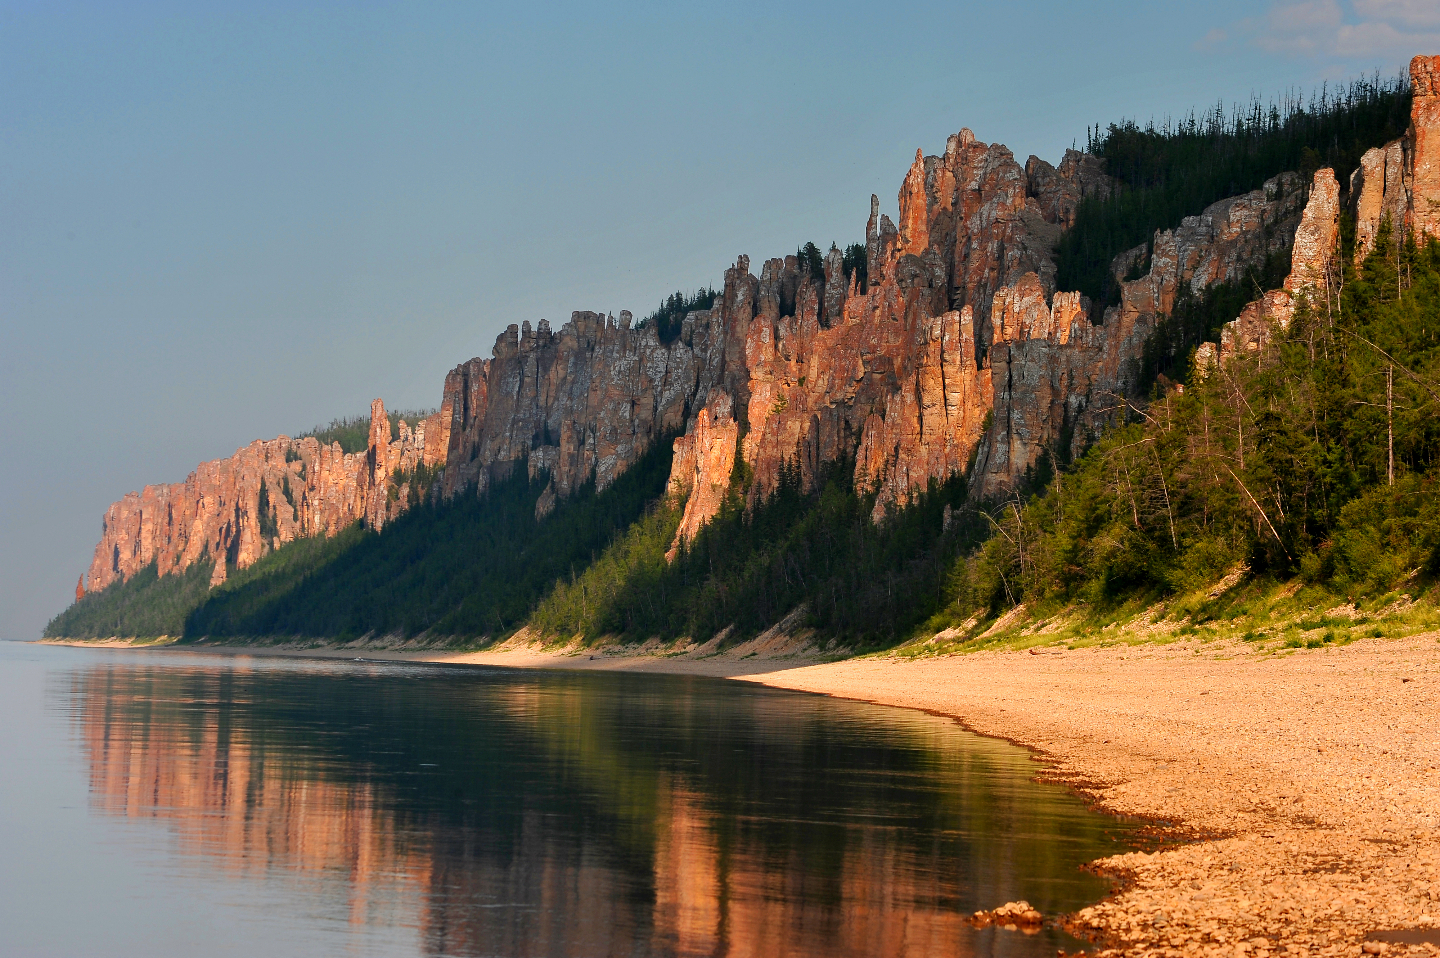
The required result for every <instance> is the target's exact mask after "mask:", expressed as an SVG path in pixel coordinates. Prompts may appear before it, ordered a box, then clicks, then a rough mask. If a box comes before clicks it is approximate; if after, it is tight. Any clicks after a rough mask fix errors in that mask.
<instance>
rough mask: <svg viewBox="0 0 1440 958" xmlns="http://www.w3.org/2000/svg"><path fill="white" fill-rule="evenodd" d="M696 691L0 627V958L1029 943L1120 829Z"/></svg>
mask: <svg viewBox="0 0 1440 958" xmlns="http://www.w3.org/2000/svg"><path fill="white" fill-rule="evenodd" d="M1036 770H1037V766H1036V765H1035V763H1034V761H1033V760H1032V759H1031V758H1030V757H1029V755H1028V754H1027V753H1026V752H1024V751H1023V750H1021V749H1019V748H1016V747H1014V746H1011V745H1009V744H1006V743H1003V742H997V741H994V740H990V739H984V738H981V737H979V736H976V735H973V734H971V733H969V732H966V731H965V730H963V729H962V728H960V727H959V726H957V725H956V724H955V723H954V722H952V721H950V720H948V719H944V718H939V717H935V716H930V715H925V714H923V713H918V712H910V711H905V710H900V709H891V708H885V707H881V706H874V705H867V704H862V703H856V702H847V701H842V700H835V699H830V698H825V697H821V696H814V695H807V694H803V693H796V692H787V691H781V690H775V689H768V688H763V687H758V686H755V685H751V684H749V683H743V682H730V681H725V680H720V679H708V678H686V677H677V676H662V675H626V674H615V673H603V674H596V673H576V672H553V671H543V670H522V669H499V668H477V667H457V666H441V665H414V664H404V663H379V662H364V661H334V660H313V659H302V658H273V657H252V656H233V655H213V654H190V653H184V652H177V651H149V652H145V651H123V650H122V651H105V650H91V649H72V648H59V647H50V646H37V645H29V644H21V643H12V642H4V643H0V954H4V955H24V956H30V955H36V956H38V955H56V956H61V955H64V956H84V955H106V956H110V955H114V956H129V955H135V956H140V955H144V956H171V955H175V956H180V955H185V956H191V955H262V954H263V955H267V956H286V955H357V956H358V955H386V956H390V955H437V956H438V955H455V956H515V958H522V956H523V958H529V956H592V955H593V956H610V955H625V956H647V955H657V956H658V955H665V956H668V955H684V956H691V955H696V956H699V955H705V956H710V955H726V956H742V955H755V956H770V955H775V956H817V958H818V956H835V958H844V956H857V958H858V956H887V958H888V956H895V958H900V956H929V955H946V956H953V955H972V954H973V955H1016V956H1022V955H1037V956H1038V955H1046V956H1052V955H1054V954H1055V953H1056V949H1057V948H1066V949H1071V948H1076V947H1079V943H1077V942H1075V941H1074V940H1073V939H1071V938H1069V937H1068V936H1066V935H1065V934H1064V933H1063V932H1062V931H1060V930H1058V929H1056V928H1054V927H1050V926H1049V925H1048V924H1047V927H1046V928H1044V929H1043V930H1042V931H1040V932H1039V933H1038V934H1024V933H1021V932H1017V931H1008V930H1003V929H994V928H989V929H975V928H973V927H971V926H970V925H969V924H968V923H967V922H966V921H965V917H966V916H967V915H968V914H970V913H971V912H974V911H976V910H978V909H982V908H993V907H995V906H997V905H1000V904H1002V903H1004V902H1007V901H1012V900H1016V899H1022V898H1023V899H1026V900H1028V901H1029V902H1030V903H1031V904H1032V905H1034V906H1036V907H1037V908H1039V909H1040V910H1041V911H1042V912H1043V913H1045V914H1046V915H1056V914H1061V913H1065V912H1067V911H1072V910H1075V909H1077V908H1080V907H1083V906H1084V905H1085V904H1088V903H1090V902H1093V901H1095V900H1097V899H1098V898H1099V897H1100V896H1101V895H1103V894H1104V892H1105V890H1106V886H1105V884H1104V882H1103V881H1102V880H1101V879H1099V878H1097V877H1095V876H1094V875H1091V874H1089V873H1087V872H1085V871H1082V870H1081V865H1082V864H1084V863H1085V862H1087V861H1090V860H1092V859H1095V858H1098V857H1102V856H1105V855H1108V854H1113V853H1115V852H1117V851H1122V850H1125V849H1127V848H1130V847H1133V838H1134V826H1133V825H1131V824H1127V823H1125V822H1121V821H1118V820H1116V819H1114V818H1111V817H1107V816H1104V815H1101V814H1099V813H1097V812H1095V811H1093V810H1091V809H1089V808H1087V807H1086V806H1085V804H1084V803H1083V802H1082V801H1081V800H1080V799H1078V798H1077V797H1075V796H1074V795H1073V794H1071V793H1070V792H1068V791H1067V790H1065V789H1064V788H1062V787H1060V786H1056V785H1051V784H1042V783H1038V782H1036V781H1034V775H1035V773H1036Z"/></svg>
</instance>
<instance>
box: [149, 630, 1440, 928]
mask: <svg viewBox="0 0 1440 958" xmlns="http://www.w3.org/2000/svg"><path fill="white" fill-rule="evenodd" d="M156 651H157V653H160V652H163V651H164V650H156ZM176 651H178V650H176ZM212 651H220V650H218V649H217V650H212ZM229 651H233V652H236V653H242V654H255V652H256V650H254V649H233V650H229ZM262 654H289V655H294V654H309V655H323V656H326V657H343V658H354V657H357V656H362V657H364V658H370V659H381V658H385V659H406V660H422V661H444V662H464V663H470V664H487V665H504V666H516V667H529V668H585V669H590V668H602V669H617V670H627V671H650V672H672V673H689V674H703V675H715V676H724V677H730V678H738V679H743V680H746V681H753V682H760V683H763V684H766V685H771V686H775V687H780V688H789V689H797V690H803V691H810V692H819V693H824V694H829V695H836V696H842V697H845V698H854V699H863V700H866V701H871V702H878V703H882V704H886V705H895V706H900V707H905V708H918V709H923V710H926V711H929V712H935V713H939V714H943V715H949V716H953V717H955V718H956V719H957V720H959V721H960V722H961V723H963V724H964V725H965V726H966V727H968V728H971V729H973V730H974V731H976V732H979V733H981V734H984V735H991V736H998V737H1002V738H1006V739H1009V740H1011V741H1014V742H1017V743H1019V744H1021V745H1024V746H1026V747H1028V748H1030V749H1032V750H1034V751H1035V752H1036V753H1037V755H1038V756H1039V757H1040V758H1041V759H1042V760H1043V761H1044V762H1045V763H1046V769H1045V771H1044V772H1042V774H1043V775H1044V776H1045V777H1047V778H1054V779H1056V780H1060V781H1064V782H1067V783H1069V784H1070V785H1071V786H1073V787H1074V788H1076V789H1077V790H1079V791H1080V792H1081V793H1083V794H1085V795H1087V796H1089V797H1091V798H1092V799H1093V800H1094V801H1095V802H1096V803H1097V804H1098V805H1099V806H1101V807H1103V808H1105V809H1107V810H1110V811H1113V812H1117V813H1121V814H1126V815H1135V816H1142V817H1144V818H1147V819H1151V820H1154V821H1156V822H1157V823H1159V824H1161V826H1162V827H1163V828H1164V830H1165V831H1166V832H1167V833H1168V834H1170V835H1171V836H1173V837H1178V838H1184V839H1187V840H1188V841H1187V842H1186V843H1185V844H1180V845H1174V846H1169V847H1166V848H1164V849H1163V850H1160V851H1156V852H1153V853H1145V852H1137V853H1133V854H1129V855H1122V856H1117V857H1115V858H1111V859H1106V860H1104V861H1102V862H1100V863H1098V866H1099V867H1100V868H1101V869H1102V870H1104V871H1105V872H1107V873H1109V874H1111V875H1114V876H1116V877H1117V878H1118V879H1121V881H1122V883H1123V887H1122V890H1121V891H1120V893H1119V894H1118V895H1116V896H1114V897H1112V898H1110V899H1107V900H1106V901H1104V902H1102V903H1100V904H1098V905H1095V906H1094V907H1091V908H1087V909H1085V910H1084V911H1082V912H1080V913H1078V914H1077V915H1074V916H1070V918H1069V923H1070V926H1071V928H1072V930H1074V931H1076V932H1077V933H1080V934H1081V935H1082V936H1086V937H1090V938H1092V939H1094V940H1095V941H1096V942H1097V944H1096V946H1095V947H1094V948H1093V949H1092V952H1095V953H1100V954H1107V953H1115V954H1127V955H1148V954H1156V955H1165V954H1168V955H1176V954H1184V955H1200V954H1205V955H1208V954H1225V955H1237V954H1249V955H1265V954H1298V955H1310V954H1313V955H1360V954H1363V953H1386V954H1392V955H1394V954H1407V953H1408V954H1417V955H1431V954H1435V955H1440V721H1437V720H1440V635H1437V634H1435V633H1431V634H1427V635H1421V636H1415V637H1411V638H1408V639H1400V640H1385V639H1366V640H1361V641H1358V642H1355V643H1353V644H1351V645H1348V646H1343V647H1328V648H1323V649H1305V650H1295V651H1290V652H1279V653H1262V652H1259V651H1257V650H1256V649H1255V648H1254V647H1253V646H1247V645H1243V644H1220V643H1212V644H1209V645H1201V644H1184V643H1176V644H1172V645H1144V646H1130V647H1111V648H1103V649H1102V648H1091V649H1081V650H1074V651H1061V650H1056V649H1044V650H1037V651H1036V652H1035V653H1027V652H1014V651H1004V652H977V653H974V654H970V655H956V656H944V657H933V658H921V659H898V658H884V657H882V658H873V657H872V658H864V659H848V660H843V661H838V662H826V663H814V662H813V659H811V660H808V661H807V660H806V659H804V658H800V659H798V660H797V659H795V658H793V657H792V658H786V657H779V658H777V657H771V656H767V655H763V654H750V655H748V656H747V657H743V658H742V657H734V656H709V657H699V656H693V655H692V656H673V657H663V656H654V655H624V654H619V655H617V654H610V655H596V657H595V658H593V659H592V658H590V655H589V653H582V654H563V653H555V652H547V651H543V650H539V649H534V648H524V647H521V648H510V649H506V650H500V651H491V652H480V653H445V652H425V651H415V652H406V651H399V652H393V651H392V652H383V651H369V650H366V651H358V650H353V649H351V650H346V649H318V650H303V651H302V650H284V649H276V650H265V652H264V653H262ZM1000 904H1002V902H998V901H997V902H994V903H993V904H992V905H991V906H990V907H994V906H997V905H1000ZM1401 929H1406V930H1409V931H1410V933H1409V937H1410V938H1411V939H1416V940H1420V941H1422V942H1423V941H1431V942H1433V944H1425V943H1418V944H1409V945H1407V944H1404V943H1398V942H1396V943H1388V942H1384V941H1379V940H1369V941H1367V936H1370V937H1371V938H1372V939H1374V938H1375V937H1376V935H1377V934H1378V935H1379V937H1381V938H1384V937H1386V935H1385V933H1387V932H1394V931H1396V930H1401ZM1389 937H1391V938H1395V937H1405V936H1395V935H1393V934H1392V935H1389ZM1367 949H1368V951H1367Z"/></svg>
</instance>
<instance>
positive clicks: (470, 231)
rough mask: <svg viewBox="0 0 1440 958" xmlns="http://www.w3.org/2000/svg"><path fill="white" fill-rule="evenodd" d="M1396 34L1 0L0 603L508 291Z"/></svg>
mask: <svg viewBox="0 0 1440 958" xmlns="http://www.w3.org/2000/svg"><path fill="white" fill-rule="evenodd" d="M1422 52H1423V53H1432V54H1433V53H1440V2H1437V0H1345V2H1337V0H1311V2H1302V3H1272V4H1271V5H1269V6H1266V5H1265V3H1264V2H1263V0H1262V2H1260V3H1257V2H1255V0H1212V2H1209V3H1205V4H1196V3H1188V2H1186V3H1178V2H1177V3H1168V2H1150V3H1144V4H1138V3H1085V4H1077V3H1074V2H1070V0H1063V2H1062V0H1030V2H1028V3H1025V4H1023V5H1022V4H1007V3H961V2H952V3H929V2H924V0H916V2H912V3H909V4H906V5H904V6H893V7H892V6H890V5H885V4H877V3H873V2H872V3H867V4H864V5H861V4H852V3H845V2H832V3H826V4H820V3H808V4H793V5H792V4H783V3H773V2H772V3H765V4H752V3H747V2H744V0H735V2H729V3H725V4H714V5H707V6H702V5H691V4H674V3H667V4H659V3H657V4H638V3H637V4H622V3H608V4H583V3H567V2H563V0H551V2H547V3H544V4H530V3H527V4H509V5H500V4H494V5H489V4H475V3H468V4H460V3H456V4H440V3H424V2H416V0H411V2H406V3H393V4H389V3H364V2H350V3H343V4H342V3H336V4H306V3H303V2H287V3H276V4H270V3H265V2H254V0H252V2H246V3H243V4H241V3H236V4H232V5H227V4H219V3H206V2H203V0H188V2H184V3H175V4H154V3H145V2H141V0H131V2H125V3H108V4H107V3H95V4H70V3H65V2H62V0H46V2H36V3H8V2H4V0H0V404H3V408H4V409H6V410H8V414H7V415H6V416H4V417H3V420H0V449H3V450H4V456H3V458H0V638H15V639H20V638H33V637H37V636H38V635H39V633H40V630H41V629H42V628H43V627H44V624H45V622H46V621H47V620H48V619H49V618H50V617H51V616H52V615H54V614H55V613H57V612H59V611H61V610H62V609H63V608H64V607H65V606H66V605H67V604H68V603H69V602H70V601H71V599H72V597H73V593H74V588H75V581H76V579H77V578H78V577H79V575H80V573H81V572H83V571H84V570H85V569H86V568H87V567H88V565H89V562H90V557H91V555H92V552H93V550H94V546H95V542H96V540H97V539H98V538H99V534H100V520H101V516H102V514H103V513H104V510H105V508H106V506H107V505H108V504H109V503H111V502H112V501H114V500H116V499H118V498H120V497H121V496H122V495H124V494H125V493H126V492H128V491H131V490H138V489H139V488H141V487H142V486H144V485H145V484H147V483H158V482H177V481H181V480H183V479H184V478H185V476H186V474H187V473H189V472H190V470H192V469H193V468H194V467H195V465H196V464H197V463H199V462H201V461H204V460H207V459H214V458H218V457H222V456H227V455H229V454H231V453H232V452H233V451H234V450H235V449H236V448H238V447H240V446H242V445H244V444H245V443H247V442H249V441H251V440H253V439H258V438H271V437H273V436H276V435H280V434H287V435H294V434H295V433H297V432H300V431H303V430H305V429H307V428H310V427H312V426H314V425H316V424H317V423H324V422H328V421H329V420H330V419H331V418H334V417H337V416H347V415H357V414H361V413H364V412H366V411H367V410H368V408H369V402H370V400H371V399H373V398H375V397H377V396H379V397H382V398H383V399H384V400H385V402H386V405H387V406H388V407H391V408H395V407H401V408H417V407H420V408H423V407H432V406H435V405H437V404H438V403H439V400H440V390H441V385H442V383H443V379H444V375H445V373H446V371H447V370H449V369H451V368H453V367H454V366H456V365H457V364H459V363H461V362H464V361H465V360H467V359H469V358H471V357H472V356H488V355H489V354H490V349H491V347H492V345H493V344H494V340H495V337H496V335H497V334H498V333H499V332H500V331H501V330H503V329H504V328H505V327H506V326H507V325H509V324H510V323H518V322H521V321H522V320H530V321H531V322H532V323H533V322H535V321H537V320H539V319H540V318H542V317H543V318H548V319H549V320H550V321H551V323H552V325H555V326H558V325H559V324H560V323H561V322H563V321H565V320H567V319H568V318H569V315H570V312H571V311H572V310H577V309H592V310H596V311H602V312H613V313H617V314H618V313H619V311H620V310H621V309H629V310H631V311H632V312H634V313H635V314H636V315H637V316H641V315H644V314H646V313H648V312H649V311H650V310H652V309H653V308H654V307H655V306H656V305H657V304H658V302H659V301H660V299H661V298H662V297H663V296H665V295H666V294H667V293H670V292H673V291H674V290H676V289H685V290H693V289H696V288H698V287H700V286H704V285H714V286H719V285H720V282H721V279H722V274H723V271H724V269H725V267H726V266H727V265H730V264H732V263H733V262H734V261H735V257H736V256H737V255H738V254H741V253H745V254H748V255H749V256H750V257H751V261H752V262H759V261H761V260H763V259H764V258H765V257H768V256H773V255H783V254H785V253H786V252H789V251H793V250H794V249H795V247H796V246H797V245H799V244H801V243H804V242H805V241H807V240H813V241H814V242H815V243H817V244H818V245H820V246H821V247H822V248H827V247H828V246H829V244H830V243H831V242H832V241H835V242H838V243H840V245H841V246H844V245H846V244H848V243H851V242H856V241H862V240H863V237H864V227H865V219H866V217H867V216H868V215H869V197H870V194H871V193H877V194H879V196H880V200H881V209H882V210H884V211H887V212H889V213H890V214H891V216H892V217H893V216H894V215H895V207H896V193H897V191H898V189H899V186H900V183H901V180H902V179H903V178H904V175H905V171H906V170H907V168H908V167H909V164H910V162H911V160H912V159H913V158H914V155H915V150H916V148H917V147H919V148H923V149H924V150H925V152H926V153H940V152H943V150H944V146H945V139H946V137H947V136H948V135H949V134H950V133H953V132H956V131H957V130H959V129H960V128H961V127H970V128H971V129H972V130H974V131H975V134H976V136H977V138H978V139H980V140H983V141H986V142H1001V143H1005V144H1007V145H1008V146H1009V147H1010V148H1011V149H1012V150H1013V151H1014V153H1015V154H1016V156H1017V157H1018V158H1019V159H1020V160H1021V161H1022V162H1023V161H1024V159H1025V157H1027V156H1029V155H1030V154H1032V153H1033V154H1036V155H1039V156H1041V157H1042V158H1045V159H1048V160H1050V161H1052V162H1057V161H1058V160H1059V159H1060V157H1061V156H1062V155H1063V152H1064V150H1065V149H1066V148H1067V147H1070V146H1075V145H1078V146H1081V147H1083V145H1084V143H1085V133H1086V129H1087V127H1089V126H1091V125H1092V124H1095V123H1101V124H1105V123H1109V122H1112V121H1116V120H1120V119H1124V118H1135V119H1137V120H1140V121H1141V122H1143V121H1145V120H1146V119H1149V118H1151V117H1155V118H1158V119H1163V118H1164V117H1166V116H1178V115H1183V114H1184V113H1186V112H1188V111H1189V110H1190V109H1191V108H1192V107H1200V108H1204V107H1207V106H1212V105H1214V104H1215V103H1217V102H1221V103H1224V104H1227V105H1229V104H1231V103H1234V102H1236V101H1247V100H1249V98H1250V97H1251V96H1252V95H1257V94H1258V95H1260V96H1267V97H1268V96H1271V95H1278V94H1283V93H1285V92H1286V91H1296V90H1303V91H1309V90H1312V89H1315V88H1317V87H1318V86H1319V85H1320V84H1322V83H1325V82H1336V81H1343V80H1346V79H1349V78H1352V77H1355V76H1359V75H1362V74H1363V75H1369V74H1372V73H1374V72H1376V71H1379V72H1380V73H1381V75H1383V76H1393V75H1395V74H1396V73H1397V72H1399V71H1400V70H1401V69H1402V68H1403V67H1404V66H1405V64H1406V63H1408V61H1409V58H1410V56H1411V55H1413V54H1415V53H1422Z"/></svg>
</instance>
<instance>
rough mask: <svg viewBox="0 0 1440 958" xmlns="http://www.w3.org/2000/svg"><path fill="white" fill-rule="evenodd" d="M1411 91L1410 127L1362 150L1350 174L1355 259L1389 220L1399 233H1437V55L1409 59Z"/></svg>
mask: <svg viewBox="0 0 1440 958" xmlns="http://www.w3.org/2000/svg"><path fill="white" fill-rule="evenodd" d="M1410 90H1411V93H1412V95H1413V99H1412V100H1411V105H1410V128H1409V129H1408V130H1407V131H1406V133H1405V135H1404V136H1403V137H1401V138H1400V139H1398V140H1395V141H1394V142H1391V143H1387V144H1386V145H1385V146H1383V147H1377V148H1375V149H1373V150H1368V151H1366V153H1365V155H1364V156H1363V157H1361V159H1360V167H1359V168H1358V169H1356V170H1355V172H1354V173H1352V174H1351V175H1350V204H1351V212H1352V213H1353V214H1354V216H1355V239H1356V243H1355V255H1356V256H1357V257H1364V256H1365V254H1367V253H1369V252H1370V250H1371V249H1372V248H1374V245H1375V236H1376V234H1377V233H1378V232H1379V229H1380V224H1381V223H1382V222H1383V221H1384V220H1385V219H1387V218H1388V219H1389V220H1390V223H1391V224H1392V226H1393V228H1394V235H1395V236H1397V237H1398V236H1401V235H1404V233H1407V232H1413V233H1415V235H1417V236H1440V56H1433V57H1430V56H1418V57H1415V58H1414V59H1412V60H1411V61H1410Z"/></svg>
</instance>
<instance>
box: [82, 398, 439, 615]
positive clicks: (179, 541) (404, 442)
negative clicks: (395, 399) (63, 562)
mask: <svg viewBox="0 0 1440 958" xmlns="http://www.w3.org/2000/svg"><path fill="white" fill-rule="evenodd" d="M371 416H372V418H371V427H370V443H369V447H368V448H367V449H366V450H365V451H364V452H362V453H354V454H351V453H346V452H344V451H342V450H341V448H340V445H339V443H333V444H331V445H328V446H326V445H322V444H321V443H320V442H318V441H317V440H315V439H314V438H309V437H307V438H305V439H290V438H288V437H286V436H281V437H279V438H278V439H271V440H268V441H265V440H260V441H256V442H252V443H251V444H250V445H248V446H246V447H244V448H243V449H239V450H236V452H235V454H234V455H232V456H229V457H227V458H225V459H215V460H212V461H210V462H204V463H201V464H200V465H199V466H198V467H196V469H195V471H194V472H192V473H190V475H189V476H187V477H186V478H185V481H184V482H176V483H163V484H159V485H152V486H146V487H145V488H144V489H142V490H141V491H140V492H132V493H129V494H128V495H126V496H125V497H124V498H123V499H121V500H120V501H119V502H116V503H114V504H112V505H111V506H110V508H109V509H107V510H106V511H105V516H104V519H103V520H102V524H101V535H100V542H99V544H97V545H96V547H95V556H94V558H93V559H92V561H91V563H90V568H89V570H88V571H87V572H86V574H85V576H84V578H83V580H82V587H83V589H84V590H85V591H91V592H93V591H95V590H97V589H103V588H105V587H106V586H107V585H110V584H111V583H112V582H116V581H121V580H124V579H128V578H129V577H130V576H132V575H134V574H135V573H136V572H139V571H140V570H141V569H143V568H145V567H146V566H147V565H149V564H150V563H152V562H154V563H155V564H156V567H157V570H158V571H159V573H160V574H161V575H168V574H170V573H173V572H182V571H184V570H185V569H187V568H189V567H190V565H191V564H192V563H194V562H196V561H198V560H200V559H201V558H202V557H209V558H210V559H213V560H215V569H214V573H213V575H212V584H218V583H220V582H223V581H224V580H225V577H226V574H227V566H228V567H230V568H236V569H244V568H246V567H248V566H250V565H252V564H254V563H255V561H256V560H258V559H259V558H260V557H261V556H263V555H265V554H266V553H267V552H270V551H271V550H273V549H275V548H278V547H279V546H281V545H283V544H284V543H287V542H291V541H293V540H295V539H299V538H305V537H307V536H315V535H332V534H334V533H336V532H338V531H339V530H341V529H343V528H345V527H346V526H348V525H350V524H352V523H354V522H356V521H358V520H361V519H364V520H366V521H367V522H368V523H369V525H370V526H371V528H375V529H380V528H382V527H383V526H384V524H385V523H386V522H388V521H389V520H391V519H393V518H394V517H395V516H397V515H399V514H400V513H401V512H403V511H404V510H405V509H406V508H407V507H408V505H409V504H410V503H411V501H412V498H413V497H412V495H411V484H410V482H409V481H408V479H407V474H411V473H413V472H414V471H415V468H416V466H417V465H420V464H424V465H427V466H440V465H443V464H444V458H443V452H444V450H443V447H439V446H437V445H435V444H431V445H430V450H433V453H434V454H433V455H427V442H426V439H427V436H429V435H431V434H432V433H441V432H443V430H442V429H441V423H440V417H439V416H438V415H437V416H431V417H430V418H428V419H426V420H423V421H421V422H420V423H417V424H416V428H415V429H414V430H413V431H412V430H411V429H410V427H409V425H408V424H406V423H402V424H401V428H400V436H399V439H398V441H395V442H392V441H390V425H389V421H388V419H387V418H386V415H385V405H384V403H383V402H381V401H380V400H379V399H377V400H375V402H374V404H373V405H372V406H371ZM397 473H398V475H397ZM262 489H263V500H264V502H263V505H264V507H265V508H264V509H263V510H262V508H261V506H262ZM262 513H263V514H262ZM262 530H263V531H262ZM222 559H223V560H224V561H221V560H222ZM78 591H79V590H77V592H78Z"/></svg>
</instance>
